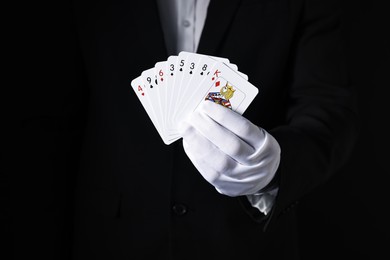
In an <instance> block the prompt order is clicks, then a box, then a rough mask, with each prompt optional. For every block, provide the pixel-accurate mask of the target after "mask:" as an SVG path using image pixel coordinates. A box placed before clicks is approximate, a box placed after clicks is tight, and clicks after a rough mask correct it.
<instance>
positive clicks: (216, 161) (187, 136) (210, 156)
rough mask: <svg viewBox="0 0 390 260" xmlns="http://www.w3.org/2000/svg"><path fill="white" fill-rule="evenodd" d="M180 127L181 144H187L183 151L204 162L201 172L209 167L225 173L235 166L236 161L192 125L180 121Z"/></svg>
mask: <svg viewBox="0 0 390 260" xmlns="http://www.w3.org/2000/svg"><path fill="white" fill-rule="evenodd" d="M180 129H181V130H180V131H181V135H182V137H183V144H184V143H185V144H186V145H187V149H186V150H185V151H186V152H190V153H191V154H192V155H193V157H195V158H196V159H197V160H198V161H199V160H202V161H203V162H204V166H202V171H201V173H203V172H207V170H208V169H209V168H210V167H213V168H214V169H216V170H217V172H218V173H227V172H229V171H231V170H232V169H234V168H235V165H236V164H237V162H236V161H235V160H233V159H232V158H231V157H229V156H228V155H227V154H225V153H224V152H223V151H221V150H220V149H219V148H218V147H216V146H215V145H214V144H213V143H212V142H210V141H209V140H208V139H207V138H205V137H204V136H203V135H202V134H201V133H199V132H198V131H197V129H195V128H194V127H193V126H192V125H190V124H188V123H182V125H181V127H180Z"/></svg>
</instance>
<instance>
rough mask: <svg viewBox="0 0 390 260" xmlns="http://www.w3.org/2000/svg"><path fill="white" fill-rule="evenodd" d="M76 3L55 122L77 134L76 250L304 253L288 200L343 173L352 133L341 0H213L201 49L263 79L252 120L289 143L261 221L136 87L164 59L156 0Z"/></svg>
mask: <svg viewBox="0 0 390 260" xmlns="http://www.w3.org/2000/svg"><path fill="white" fill-rule="evenodd" d="M71 12H72V19H73V21H74V24H73V29H74V32H75V35H74V36H75V37H74V41H73V40H68V42H69V43H70V45H69V46H74V49H73V48H72V49H71V50H72V51H69V53H70V54H76V55H74V57H75V58H74V60H72V62H74V64H75V66H74V67H73V68H75V69H74V70H72V73H73V74H72V75H70V76H69V77H70V78H71V79H72V80H70V81H68V82H69V83H70V84H69V90H68V92H69V95H66V96H65V97H61V98H59V99H58V100H61V102H62V103H63V104H64V105H63V106H58V107H59V108H58V109H57V110H55V111H54V112H53V113H52V114H53V116H51V117H50V120H48V121H50V123H49V124H54V125H57V123H53V121H55V122H57V121H56V118H62V119H61V120H65V121H66V125H67V127H66V130H64V131H65V132H66V136H67V138H69V140H70V142H71V143H72V144H73V145H72V148H71V149H70V150H69V155H68V156H65V158H66V160H68V162H66V163H67V165H71V166H72V167H68V170H69V171H73V172H77V174H75V176H76V177H77V178H75V182H76V183H77V186H76V189H75V191H76V192H75V197H74V201H75V206H74V208H75V214H74V226H69V228H72V230H74V232H73V237H72V242H71V243H72V245H73V250H72V251H73V253H72V256H73V258H74V259H224V260H227V259H298V256H299V249H298V248H299V247H298V244H297V243H298V241H297V237H296V235H297V231H296V222H295V221H296V214H295V208H296V207H294V205H296V203H297V202H298V201H299V199H301V198H302V197H303V196H305V195H308V194H310V191H312V190H313V189H315V188H316V187H318V186H319V185H321V184H322V183H324V182H326V181H327V180H328V179H329V178H330V177H331V176H333V175H334V174H335V173H337V171H338V170H339V169H340V166H342V165H343V163H344V162H345V161H346V160H347V159H348V155H349V152H350V150H351V148H352V147H353V142H354V140H355V136H356V127H357V124H356V113H355V104H354V97H353V91H352V90H351V87H350V86H349V84H348V80H347V74H346V68H345V64H344V53H343V50H342V48H343V45H342V41H341V38H340V35H339V33H340V18H339V14H340V13H339V8H338V1H329V0H327V1H323V0H230V1H223V0H211V3H210V6H209V9H208V16H207V20H206V24H205V27H204V31H203V34H202V37H201V40H200V45H199V49H198V52H199V53H202V54H208V55H214V56H221V57H226V58H229V60H230V61H231V62H232V63H235V64H237V65H238V67H239V70H240V71H242V72H244V73H245V74H247V75H248V76H249V81H250V82H251V83H253V84H254V85H256V86H258V87H259V95H258V96H257V97H256V99H255V100H254V102H253V103H252V104H251V105H250V106H249V108H248V110H247V111H246V112H245V114H244V116H245V117H246V118H248V119H249V120H251V121H252V122H253V123H255V124H257V125H258V126H260V127H263V128H264V129H266V130H267V131H268V132H270V133H271V134H272V135H273V136H274V137H275V138H276V139H277V141H278V142H279V144H280V146H281V149H282V154H281V164H280V167H279V169H278V173H277V179H276V180H277V183H278V185H279V193H278V196H277V199H276V203H275V205H274V208H273V210H272V212H271V213H270V215H269V216H266V217H265V216H263V215H262V214H260V213H259V212H258V211H257V210H256V209H254V208H253V207H251V206H250V205H249V204H248V202H247V201H246V198H245V197H237V198H233V197H228V196H225V195H221V194H219V193H218V192H217V191H216V190H215V189H214V187H212V186H211V185H210V184H209V183H207V182H206V181H205V180H204V179H203V178H202V176H201V175H200V174H199V173H198V172H197V171H196V169H195V168H194V167H193V165H192V163H191V162H190V161H189V159H188V158H187V157H186V155H185V153H184V152H183V149H182V144H181V142H180V141H177V142H176V143H174V144H172V145H169V146H166V145H165V144H163V142H162V140H161V139H160V137H159V135H158V133H157V131H156V130H155V128H154V126H153V125H152V123H151V121H150V120H149V118H148V116H147V114H146V113H145V111H144V109H143V107H142V106H141V104H140V102H139V101H138V99H137V97H136V95H135V94H134V93H133V91H132V89H131V88H130V85H129V83H130V81H131V80H132V79H133V78H135V77H137V76H138V75H139V74H140V73H141V72H142V71H143V70H145V69H148V68H150V67H152V66H153V65H154V64H155V63H156V62H157V61H161V60H166V59H167V57H168V55H169V53H167V49H166V47H165V45H164V36H163V33H162V28H161V25H160V23H159V16H158V10H157V5H156V3H155V1H153V0H142V1H74V3H73V5H72V7H71ZM73 29H72V31H71V32H70V34H72V33H73ZM72 39H73V38H72ZM73 44H74V45H73ZM56 51H58V52H61V51H62V50H56ZM65 51H68V50H65ZM73 79H74V80H73ZM61 129H62V128H61ZM79 133H81V134H79ZM80 136H81V137H80ZM53 140H57V139H56V138H53ZM65 140H68V139H65ZM62 142H64V141H63V140H62ZM78 143H80V145H78ZM78 148H80V150H81V152H80V157H79V156H78V154H79V153H78V151H79V149H78ZM69 161H71V163H70V162H69ZM58 163H59V165H60V164H61V163H62V161H61V162H58ZM76 165H77V167H76ZM71 181H73V179H72V178H71Z"/></svg>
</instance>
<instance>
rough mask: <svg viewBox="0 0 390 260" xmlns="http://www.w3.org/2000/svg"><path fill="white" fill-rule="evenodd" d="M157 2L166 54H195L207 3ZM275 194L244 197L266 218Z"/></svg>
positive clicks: (193, 0)
mask: <svg viewBox="0 0 390 260" xmlns="http://www.w3.org/2000/svg"><path fill="white" fill-rule="evenodd" d="M157 3H158V8H159V14H160V20H161V24H162V29H163V32H164V39H165V43H166V46H167V51H168V55H177V54H178V53H179V52H180V51H188V52H197V50H198V45H199V41H200V37H201V35H202V30H203V27H204V24H205V21H206V16H207V9H208V6H209V3H210V0H158V1H157ZM277 192H278V187H274V188H272V189H270V190H269V191H267V192H265V193H264V192H259V193H256V194H253V195H247V198H248V200H249V202H250V203H251V205H252V206H253V207H255V208H257V209H259V210H260V211H261V212H262V213H264V214H265V215H266V214H268V213H269V212H270V210H271V208H272V206H273V204H274V201H275V197H276V195H277Z"/></svg>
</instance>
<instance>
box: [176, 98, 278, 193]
mask: <svg viewBox="0 0 390 260" xmlns="http://www.w3.org/2000/svg"><path fill="white" fill-rule="evenodd" d="M180 132H181V135H182V137H183V146H184V150H185V152H186V154H187V156H188V157H189V158H190V160H191V161H192V163H193V164H194V166H195V167H196V168H197V170H198V171H199V172H200V173H201V174H202V176H203V177H204V178H205V179H206V180H207V181H208V182H209V183H211V184H212V185H213V186H214V187H215V189H216V190H217V191H218V192H219V193H221V194H225V195H228V196H231V197H235V196H240V195H250V194H255V193H257V192H259V191H261V189H263V188H264V187H265V186H266V185H267V184H268V183H269V182H271V180H272V178H273V177H274V175H275V172H276V170H277V168H278V166H279V161H280V146H279V144H278V142H277V141H276V140H275V139H274V138H273V136H271V135H270V134H269V133H267V132H266V131H265V130H264V129H262V128H260V127H258V126H256V125H254V124H253V123H252V122H250V121H249V120H248V119H246V118H244V117H243V116H241V115H240V114H238V113H236V112H234V111H232V110H230V109H228V108H225V107H223V106H221V105H218V104H215V103H213V102H211V101H205V102H202V104H201V105H200V107H199V108H198V109H197V110H196V111H194V112H193V113H192V114H191V115H190V116H189V117H188V118H187V119H186V120H185V121H183V122H182V123H181V125H180Z"/></svg>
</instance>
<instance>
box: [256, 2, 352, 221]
mask: <svg viewBox="0 0 390 260" xmlns="http://www.w3.org/2000/svg"><path fill="white" fill-rule="evenodd" d="M302 3H303V4H302V6H301V7H300V10H299V12H300V15H301V16H300V23H299V27H298V29H297V31H296V33H295V42H294V46H293V47H292V48H293V51H292V52H293V53H294V54H293V56H292V60H291V65H292V66H291V80H290V83H289V84H290V85H289V89H288V104H287V107H288V110H287V114H286V124H285V125H282V126H278V127H276V128H274V129H272V130H270V133H271V134H272V135H273V136H274V137H275V138H276V139H277V141H278V142H279V144H280V146H281V163H280V166H279V169H278V172H277V182H278V186H279V192H278V195H277V197H276V200H275V204H274V206H273V209H272V212H271V213H270V214H269V215H268V216H267V221H268V223H267V226H268V225H269V224H270V223H272V222H273V221H274V220H276V219H278V218H279V217H280V216H282V215H283V214H284V213H286V212H288V211H289V209H291V208H292V207H293V206H294V205H295V204H296V203H297V202H298V200H299V199H300V198H302V197H303V196H305V195H307V194H308V193H310V192H311V191H312V190H313V189H315V188H316V187H318V186H319V185H321V184H323V183H325V182H326V181H327V180H329V178H331V177H332V178H333V177H337V176H335V175H337V173H338V172H339V170H340V169H341V167H342V166H343V165H344V164H345V163H346V162H347V161H348V159H349V154H350V153H351V150H352V149H353V146H354V143H355V140H356V137H357V135H358V129H359V120H358V115H357V108H356V107H357V106H356V95H355V93H354V90H353V87H352V86H351V85H350V84H349V82H348V74H347V68H346V61H345V54H344V52H343V48H344V47H343V37H342V35H341V9H340V6H339V1H323V0H306V1H303V2H302ZM329 192H331V191H329ZM250 210H251V211H253V209H250ZM256 214H258V213H256ZM259 218H264V216H260V215H259Z"/></svg>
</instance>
